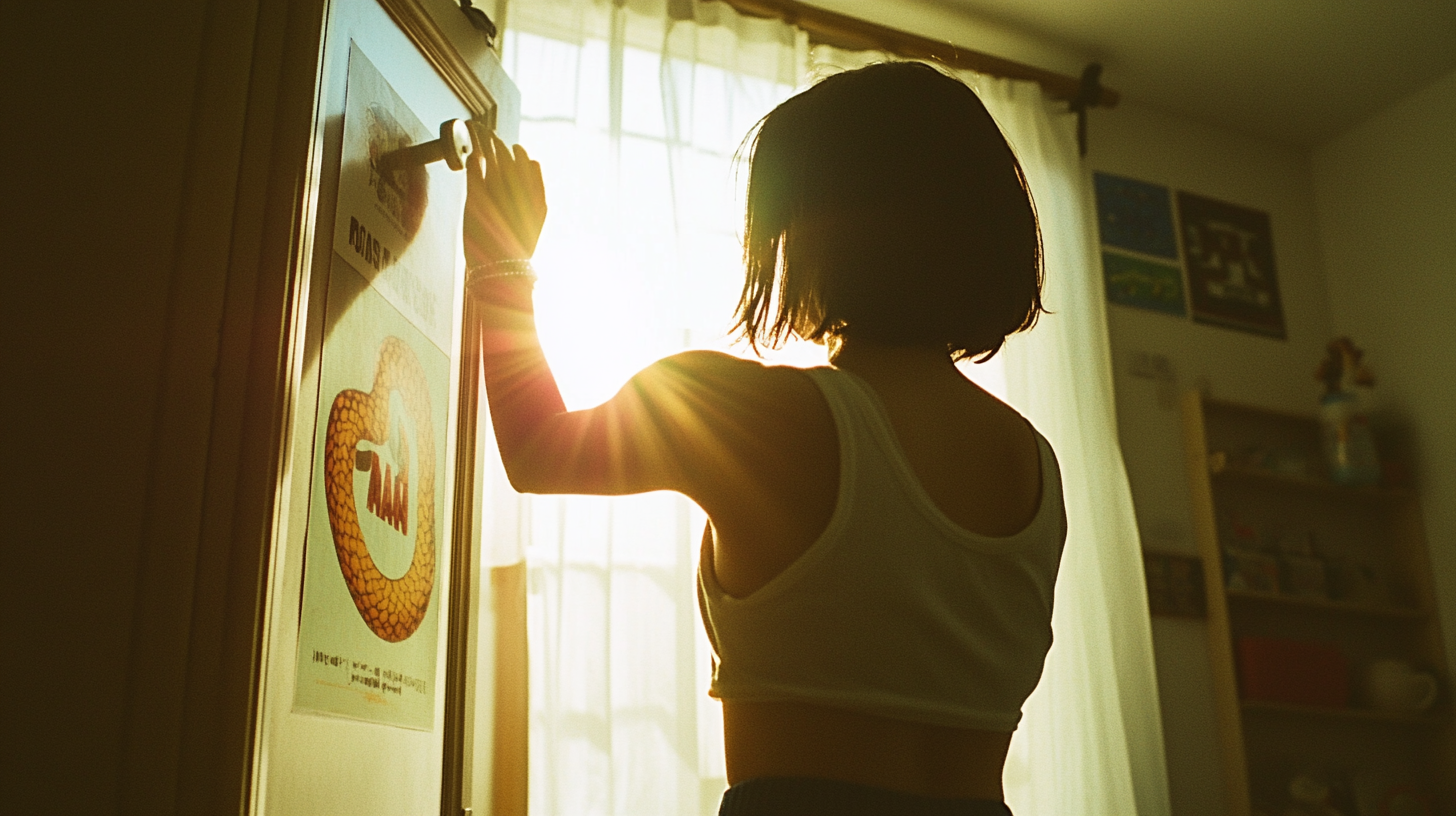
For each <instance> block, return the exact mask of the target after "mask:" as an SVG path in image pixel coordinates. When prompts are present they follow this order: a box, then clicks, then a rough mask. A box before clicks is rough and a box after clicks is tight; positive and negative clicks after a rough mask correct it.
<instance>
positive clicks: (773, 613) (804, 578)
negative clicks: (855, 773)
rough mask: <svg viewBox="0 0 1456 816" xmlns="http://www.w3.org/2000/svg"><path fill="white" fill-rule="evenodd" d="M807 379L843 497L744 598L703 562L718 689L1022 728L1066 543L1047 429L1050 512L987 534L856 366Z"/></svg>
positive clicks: (1044, 458)
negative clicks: (933, 483)
mask: <svg viewBox="0 0 1456 816" xmlns="http://www.w3.org/2000/svg"><path fill="white" fill-rule="evenodd" d="M807 373H808V374H809V376H810V377H811V378H812V379H813V380H814V382H815V383H816V384H817V385H818V386H819V389H820V390H821V391H822V392H823V393H824V398H825V399H826V400H827V401H828V403H829V408H830V410H831V412H832V413H833V415H834V423H835V426H836V427H837V429H838V433H839V474H840V475H839V497H838V499H837V502H836V504H835V508H834V512H833V515H832V516H831V517H830V520H829V524H828V526H827V527H826V528H825V530H824V533H823V534H822V535H820V536H819V539H818V540H817V541H815V542H814V544H813V545H811V546H810V547H809V549H808V550H807V551H805V552H804V554H803V555H802V556H800V557H799V558H798V560H796V561H795V562H794V563H792V564H790V565H789V567H788V568H787V569H785V570H784V571H783V572H782V573H780V574H779V575H777V576H776V577H774V579H773V580H771V581H769V582H768V583H767V584H765V585H764V586H763V587H762V588H760V589H759V590H757V591H756V592H754V593H753V594H751V595H749V596H748V597H746V598H734V597H732V596H730V595H728V594H727V593H726V592H724V591H723V589H722V588H721V587H720V586H719V585H718V581H717V579H716V577H715V576H714V574H713V568H712V563H711V560H710V559H708V558H704V559H703V563H702V564H701V565H700V566H699V570H698V599H699V604H700V606H701V608H702V614H703V622H704V625H705V626H706V627H707V630H708V639H709V640H710V641H711V642H712V644H713V651H714V652H715V657H716V659H715V661H714V665H713V683H712V687H711V689H710V691H709V693H710V694H711V695H712V696H714V697H718V698H721V699H725V700H757V701H771V700H799V701H804V702H810V703H816V704H821V705H828V706H835V707H839V708H848V709H853V710H855V711H862V712H866V713H870V714H876V715H880V716H884V717H890V718H894V719H900V720H912V721H915V722H922V723H929V724H933V725H945V726H955V727H962V728H977V729H982V730H986V731H997V732H1009V731H1014V730H1015V729H1016V725H1017V723H1018V722H1019V721H1020V720H1021V706H1022V703H1024V702H1025V701H1026V698H1027V697H1028V696H1029V695H1030V694H1031V691H1032V689H1034V688H1036V684H1037V681H1038V680H1040V679H1041V672H1042V664H1043V662H1044V661H1045V659H1046V653H1047V650H1048V649H1049V648H1051V643H1052V632H1051V616H1052V589H1053V586H1054V585H1055V583H1056V577H1057V565H1058V564H1059V563H1060V561H1061V555H1062V544H1063V542H1064V541H1065V539H1066V533H1067V517H1066V512H1065V509H1064V507H1063V504H1062V482H1061V474H1060V471H1059V470H1058V468H1057V460H1056V455H1055V454H1054V453H1053V452H1052V449H1051V446H1050V445H1049V444H1047V441H1046V439H1044V438H1043V437H1042V436H1041V434H1040V433H1037V434H1036V441H1037V448H1038V450H1039V451H1040V456H1041V474H1042V475H1041V478H1042V486H1041V505H1040V507H1039V508H1038V509H1037V512H1036V516H1035V517H1034V518H1033V519H1032V521H1031V523H1030V524H1028V525H1027V526H1026V527H1025V528H1024V529H1023V530H1021V531H1020V532H1018V533H1016V534H1015V535H1011V536H1004V537H995V536H984V535H977V534H975V533H972V532H969V531H967V530H965V529H962V528H961V527H959V526H957V525H956V524H955V523H954V522H952V521H951V520H950V519H949V518H947V517H946V515H945V514H944V513H942V512H941V511H940V509H939V508H937V507H936V506H935V504H934V503H933V502H932V501H931V499H930V497H929V496H928V495H926V493H925V490H924V488H922V487H921V486H920V482H919V480H918V479H917V478H916V477H915V474H914V472H913V471H912V470H911V468H910V464H909V462H908V461H907V460H906V459H905V454H904V452H903V451H902V450H901V449H900V445H899V443H898V442H897V441H896V439H895V436H894V433H893V431H892V428H891V426H890V422H889V415H888V414H887V413H886V411H885V409H884V406H883V405H882V404H881V402H880V400H879V397H878V396H877V395H876V394H875V392H874V391H873V390H872V389H871V388H870V386H869V385H868V384H867V383H865V382H864V381H863V380H861V379H860V378H859V377H858V376H856V375H854V374H852V373H850V372H848V371H845V370H843V369H836V368H827V367H826V368H814V369H809V370H808V372H807Z"/></svg>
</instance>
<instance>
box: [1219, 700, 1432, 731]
mask: <svg viewBox="0 0 1456 816" xmlns="http://www.w3.org/2000/svg"><path fill="white" fill-rule="evenodd" d="M1239 705H1240V706H1242V707H1243V709H1244V713H1245V714H1254V715H1266V714H1273V715H1290V716H1295V717H1305V718H1309V719H1318V720H1334V721H1342V720H1343V721H1346V722H1367V723H1385V724H1389V725H1408V726H1423V727H1424V726H1436V725H1440V723H1441V718H1440V717H1439V716H1437V715H1436V714H1433V713H1431V712H1429V711H1427V712H1421V713H1419V714H1404V713H1398V712H1393V711H1376V710H1375V709H1373V708H1324V707H1320V706H1305V705H1293V704H1291V703H1271V702H1267V701H1265V700H1241V701H1239Z"/></svg>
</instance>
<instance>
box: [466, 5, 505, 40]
mask: <svg viewBox="0 0 1456 816" xmlns="http://www.w3.org/2000/svg"><path fill="white" fill-rule="evenodd" d="M460 11H461V13H462V14H464V15H465V19H467V20H469V21H470V25H471V26H472V27H474V28H475V30H476V31H479V32H480V33H481V34H482V35H484V36H485V44H486V45H487V46H489V47H491V48H494V47H495V37H496V34H498V33H499V32H498V31H497V30H496V27H495V23H494V22H492V21H491V19H490V15H488V14H486V13H485V12H484V11H481V10H480V9H478V8H476V7H475V3H474V2H472V0H460Z"/></svg>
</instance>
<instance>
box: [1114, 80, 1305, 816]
mask: <svg viewBox="0 0 1456 816" xmlns="http://www.w3.org/2000/svg"><path fill="white" fill-rule="evenodd" d="M1089 125H1090V137H1089V151H1088V156H1087V166H1088V169H1089V171H1092V170H1097V171H1103V172H1107V173H1113V174H1116V175H1120V176H1126V177H1129V178H1135V179H1140V180H1143V181H1147V182H1152V183H1155V184H1161V185H1164V186H1167V187H1170V188H1173V189H1175V190H1186V191H1188V192H1192V193H1197V194H1199V195H1203V196H1208V197H1210V198H1216V199H1220V200H1223V201H1228V202H1230V203H1234V204H1239V205H1242V206H1246V207H1251V208H1253V209H1256V210H1262V211H1264V212H1267V213H1269V218H1270V222H1271V229H1272V232H1273V239H1274V253H1275V266H1276V271H1277V277H1278V281H1279V287H1280V291H1281V295H1282V299H1283V302H1284V319H1285V325H1286V328H1287V330H1288V338H1289V339H1288V340H1273V339H1269V338H1265V337H1260V336H1256V335H1253V334H1248V333H1245V332H1239V331H1233V330H1229V329H1221V328H1214V327H1210V326H1204V325H1200V324H1197V323H1194V322H1193V321H1192V320H1191V319H1189V318H1187V317H1183V318H1178V317H1172V316H1168V315H1164V314H1160V313H1156V312H1151V311H1146V310H1142V309H1135V308H1131V307H1126V306H1118V305H1115V304H1109V306H1108V325H1109V331H1110V335H1111V343H1112V354H1113V365H1114V372H1115V373H1114V376H1115V383H1116V388H1117V409H1118V424H1119V427H1120V428H1121V441H1122V448H1123V457H1124V460H1125V461H1126V463H1127V470H1128V479H1129V481H1130V482H1131V484H1132V492H1133V500H1134V503H1135V505H1136V508H1137V515H1138V526H1139V528H1140V531H1141V534H1142V539H1143V546H1144V547H1145V548H1148V549H1155V550H1160V551H1165V552H1186V553H1189V554H1193V553H1196V551H1197V545H1196V543H1195V541H1194V538H1193V533H1192V514H1191V509H1190V505H1189V497H1188V482H1187V477H1186V475H1185V472H1184V462H1183V449H1182V437H1181V433H1182V432H1181V426H1180V417H1179V413H1178V405H1177V394H1178V392H1179V390H1181V389H1184V388H1196V387H1204V388H1207V389H1208V390H1209V391H1210V392H1211V393H1212V394H1213V395H1214V396H1217V397H1220V398H1224V399H1229V400H1236V401H1239V402H1244V403H1251V404H1255V405H1262V406H1266V407H1271V408H1283V409H1288V410H1299V411H1309V410H1312V409H1313V407H1314V406H1315V404H1316V399H1317V398H1318V395H1319V387H1318V383H1316V382H1315V380H1314V367H1315V365H1316V363H1317V362H1318V361H1319V358H1320V357H1321V356H1322V354H1323V345H1324V343H1325V342H1326V341H1327V340H1328V339H1329V336H1330V333H1331V326H1330V318H1329V308H1328V305H1327V300H1326V286H1325V281H1324V276H1323V274H1322V272H1321V267H1320V262H1319V258H1320V253H1319V247H1318V245H1317V241H1316V229H1315V216H1314V208H1313V204H1312V198H1313V196H1312V192H1311V189H1310V182H1309V166H1308V160H1307V156H1306V154H1305V153H1303V152H1302V151H1299V150H1296V149H1293V148H1286V147H1282V146H1276V145H1271V144H1268V143H1265V142H1261V141H1258V140H1255V139H1251V138H1248V137H1244V136H1240V135H1237V134H1234V133H1230V132H1226V131H1221V130H1218V129H1216V128H1213V127H1210V126H1207V125H1203V124H1200V123H1194V122H1189V121H1187V120H1184V119H1179V118H1174V117H1169V116H1166V115H1164V114H1161V113H1159V112H1157V111H1155V110H1150V109H1148V108H1144V107H1139V106H1138V105H1136V104H1133V103H1124V104H1122V105H1120V106H1119V107H1117V108H1114V109H1111V110H1100V109H1099V110H1094V111H1093V112H1092V115H1091V119H1090V122H1089ZM1138 354H1150V355H1162V356H1164V357H1166V358H1167V359H1168V361H1169V363H1170V364H1171V370H1172V373H1173V376H1174V380H1173V381H1164V380H1155V379H1148V378H1144V377H1139V376H1137V375H1135V374H1134V373H1133V371H1132V364H1133V360H1134V358H1135V356H1136V355H1138ZM1153 640H1154V649H1155V659H1156V661H1157V671H1158V679H1159V683H1158V684H1159V694H1160V696H1161V700H1162V709H1163V712H1162V713H1163V731H1164V740H1165V743H1166V750H1167V755H1168V777H1169V779H1168V783H1169V789H1170V794H1171V798H1172V801H1173V812H1174V813H1176V814H1178V815H1179V816H1203V815H1204V814H1207V815H1208V816H1213V814H1220V813H1223V812H1224V804H1223V777H1222V773H1223V770H1222V767H1221V765H1220V762H1219V758H1218V752H1217V751H1216V750H1215V747H1216V745H1217V732H1216V724H1215V721H1214V715H1213V690H1212V685H1211V680H1210V668H1209V661H1208V645H1207V635H1206V627H1205V626H1204V624H1203V622H1202V621H1196V620H1185V619H1178V618H1164V617H1156V618H1154V619H1153Z"/></svg>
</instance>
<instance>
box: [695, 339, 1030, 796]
mask: <svg viewBox="0 0 1456 816" xmlns="http://www.w3.org/2000/svg"><path fill="white" fill-rule="evenodd" d="M835 362H836V364H837V365H839V366H840V367H842V368H845V369H848V370H850V371H852V372H854V373H855V374H857V375H859V376H860V378H861V379H863V380H865V381H866V382H868V383H869V384H870V386H871V387H872V388H873V389H874V391H875V392H876V394H877V395H878V396H879V397H880V399H881V401H882V402H883V403H884V405H885V407H886V410H887V412H888V414H889V418H890V422H891V426H892V428H893V431H894V433H895V436H896V438H897V440H898V442H899V443H900V446H901V448H902V450H903V451H904V453H905V456H906V459H907V460H908V462H909V464H910V466H911V468H912V470H913V471H914V473H915V475H916V477H917V478H918V480H919V481H920V484H921V486H922V487H923V488H924V489H925V491H926V493H927V494H928V495H929V496H930V498H931V499H932V501H933V502H934V503H935V505H936V506H937V507H938V508H939V509H940V510H941V511H942V512H943V513H944V514H945V515H946V516H947V517H948V518H949V519H950V520H951V521H953V522H955V523H956V524H957V525H959V526H961V527H963V528H964V529H966V530H968V531H971V532H974V533H979V534H982V535H988V536H998V537H999V536H1007V535H1011V534H1014V533H1016V532H1018V531H1020V530H1021V529H1022V528H1024V527H1025V526H1026V525H1027V524H1028V523H1030V521H1031V520H1032V518H1033V517H1034V516H1035V514H1036V511H1037V508H1038V506H1039V504H1040V500H1041V483H1042V479H1041V471H1040V457H1039V454H1038V449H1037V442H1036V438H1035V435H1034V432H1033V431H1032V430H1031V428H1030V426H1029V425H1028V424H1027V423H1026V421H1025V420H1024V419H1022V418H1021V416H1020V415H1018V414H1017V413H1016V412H1015V411H1013V410H1012V409H1010V408H1009V407H1007V406H1006V405H1005V404H1003V403H1001V402H1000V401H999V400H997V399H995V398H994V397H992V396H990V395H989V394H987V393H986V392H985V391H983V390H982V389H980V388H979V387H978V386H976V385H975V384H973V383H971V382H970V381H968V380H966V379H965V378H964V377H963V376H962V375H961V374H960V373H959V372H958V371H956V370H955V368H954V367H952V366H951V365H950V362H949V360H948V359H946V358H945V357H944V356H943V355H941V356H939V357H937V356H936V355H935V354H934V351H933V350H932V351H931V353H930V354H925V353H923V350H920V351H917V350H914V349H885V348H874V347H866V346H859V347H852V348H844V349H842V350H841V352H840V354H839V355H838V356H837V357H836V360H835ZM766 371H772V372H774V373H773V375H772V376H773V377H774V378H776V379H777V380H778V382H776V383H775V384H774V386H773V389H772V390H773V391H775V392H776V393H777V394H778V399H779V400H781V403H780V405H781V406H782V408H783V410H782V411H781V412H780V413H779V414H778V417H779V418H778V419H774V418H764V417H760V422H761V424H760V428H761V430H762V434H763V439H764V441H766V442H772V441H776V442H777V443H778V444H774V445H771V446H767V447H765V448H762V449H761V450H762V451H764V454H763V455H762V456H760V457H755V458H754V459H753V465H752V466H751V468H752V470H753V471H754V472H755V473H754V480H755V481H757V480H760V479H761V480H763V481H762V482H761V483H762V484H763V492H764V493H766V494H769V495H774V496H777V497H785V498H784V500H782V501H776V502H773V503H771V504H758V505H742V504H736V503H735V506H726V507H720V508H716V510H717V512H715V508H713V507H708V506H706V505H705V509H707V510H708V513H709V516H710V518H711V520H712V527H711V530H710V531H709V532H710V536H709V537H708V540H707V541H705V545H706V546H705V551H704V556H705V557H710V558H711V559H712V560H711V568H712V569H713V570H714V573H715V576H716V578H717V580H718V583H719V585H720V586H722V587H723V589H724V590H725V591H727V592H728V593H730V594H732V595H735V596H737V597H745V596H747V595H750V594H752V593H753V592H754V591H755V590H756V589H758V588H759V587H761V586H763V585H764V584H766V583H767V582H768V581H770V580H772V579H773V578H774V577H775V576H776V575H778V574H779V573H780V572H782V571H783V570H784V569H785V568H786V567H787V566H788V565H789V564H791V563H793V562H794V561H795V560H796V559H797V558H798V557H799V556H800V555H802V554H803V553H804V552H805V551H806V550H807V549H808V548H809V547H810V546H811V545H812V544H813V543H814V542H815V541H816V540H817V539H818V538H819V535H820V533H822V531H823V530H824V528H825V526H826V525H827V524H828V521H829V518H830V515H831V514H832V513H833V510H834V502H835V499H836V496H837V490H838V482H839V451H838V441H837V435H836V431H835V427H834V421H833V418H832V416H831V415H830V412H829V409H828V406H827V404H825V402H824V401H823V397H822V396H821V395H820V394H819V392H818V389H817V388H816V387H815V386H814V385H813V383H812V382H811V381H810V380H809V378H808V377H807V376H805V375H803V374H802V373H798V372H794V371H792V370H789V369H767V370H766ZM775 450H776V451H778V454H777V455H775V454H774V453H773V451H775ZM723 705H724V726H725V737H726V747H727V760H728V778H729V782H730V783H733V782H737V781H742V780H745V779H752V778H756V777H765V776H812V777H821V778H833V779H842V780H845V781H851V782H858V783H861V784H867V785H874V786H877V787H883V788H889V789H894V790H903V791H908V792H912V793H919V794H923V795H936V796H963V797H976V798H991V799H1000V798H1001V768H1002V765H1003V764H1004V761H1005V755H1006V749H1007V745H1008V744H1009V741H1010V735H1009V734H1004V733H995V732H986V731H976V730H970V729H962V728H951V727H941V726H931V725H925V724H919V723H912V722H907V721H901V720H891V719H887V718H883V717H877V716H873V715H869V714H862V713H858V712H853V711H849V710H846V709H835V708H828V707H823V706H815V705H810V704H805V703H798V702H775V703H762V702H744V701H733V700H725V701H724V704H723Z"/></svg>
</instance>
